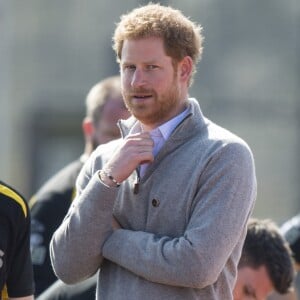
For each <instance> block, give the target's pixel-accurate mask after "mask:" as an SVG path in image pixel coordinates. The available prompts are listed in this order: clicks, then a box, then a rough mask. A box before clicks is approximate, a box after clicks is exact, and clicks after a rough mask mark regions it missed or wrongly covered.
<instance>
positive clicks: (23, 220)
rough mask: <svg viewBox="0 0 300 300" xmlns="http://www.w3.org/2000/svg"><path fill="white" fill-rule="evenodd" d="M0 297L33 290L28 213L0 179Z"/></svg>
mask: <svg viewBox="0 0 300 300" xmlns="http://www.w3.org/2000/svg"><path fill="white" fill-rule="evenodd" d="M0 293H1V294H0V296H1V297H0V299H2V300H3V299H6V298H7V297H8V295H9V297H25V296H29V295H32V294H33V293H34V287H33V270H32V262H31V256H30V212H29V209H28V205H27V202H26V201H25V199H24V198H23V197H22V196H21V195H20V194H19V193H18V192H17V191H16V190H15V189H13V188H12V187H10V186H8V185H7V184H6V183H4V182H2V181H0Z"/></svg>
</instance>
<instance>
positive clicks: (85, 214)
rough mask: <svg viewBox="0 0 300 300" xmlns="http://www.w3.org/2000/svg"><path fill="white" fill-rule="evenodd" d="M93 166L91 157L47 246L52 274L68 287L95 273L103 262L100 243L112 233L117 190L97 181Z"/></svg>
mask: <svg viewBox="0 0 300 300" xmlns="http://www.w3.org/2000/svg"><path fill="white" fill-rule="evenodd" d="M93 164H94V162H93V158H91V160H89V161H88V162H87V163H86V165H85V166H84V167H83V169H82V171H81V172H80V174H79V176H78V179H77V184H76V189H77V195H76V197H75V199H74V201H73V203H72V206H71V207H70V209H69V212H68V214H67V216H66V217H65V219H64V220H63V222H62V224H61V225H60V226H59V228H58V229H57V230H56V231H55V232H54V234H53V236H52V239H51V243H50V257H51V262H52V266H53V269H54V272H55V274H56V276H57V277H59V278H60V279H61V280H62V281H64V282H65V283H67V284H73V283H76V282H79V281H82V280H84V279H86V278H89V277H90V276H92V275H93V274H94V273H96V272H97V270H98V269H99V268H100V265H101V263H102V254H101V248H102V244H103V242H104V240H105V239H106V238H107V236H108V235H109V234H111V232H112V209H113V204H114V201H113V199H115V198H116V195H117V189H115V188H108V187H107V186H105V185H104V184H103V183H102V182H101V181H100V180H99V177H98V174H97V172H96V171H95V170H93V167H92V166H93ZM91 174H93V175H91ZM99 195H101V198H100V197H99Z"/></svg>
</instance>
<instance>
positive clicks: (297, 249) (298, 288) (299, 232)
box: [268, 214, 300, 300]
mask: <svg viewBox="0 0 300 300" xmlns="http://www.w3.org/2000/svg"><path fill="white" fill-rule="evenodd" d="M280 231H281V233H282V234H283V236H284V237H285V239H286V240H287V242H288V243H289V245H290V248H291V250H292V253H293V259H294V264H295V269H296V271H297V275H296V278H295V281H294V286H295V290H294V291H292V292H291V293H289V294H288V295H279V294H277V293H274V294H272V295H271V296H270V297H269V298H268V300H295V299H300V297H299V296H300V274H299V271H300V214H298V215H296V216H294V217H292V218H291V219H289V220H287V221H286V222H285V223H283V225H282V226H281V227H280Z"/></svg>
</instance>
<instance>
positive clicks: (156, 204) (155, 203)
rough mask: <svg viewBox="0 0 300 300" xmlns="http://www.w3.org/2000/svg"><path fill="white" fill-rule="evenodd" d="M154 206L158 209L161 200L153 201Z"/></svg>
mask: <svg viewBox="0 0 300 300" xmlns="http://www.w3.org/2000/svg"><path fill="white" fill-rule="evenodd" d="M152 205H153V206H154V207H158V206H159V200H157V199H152Z"/></svg>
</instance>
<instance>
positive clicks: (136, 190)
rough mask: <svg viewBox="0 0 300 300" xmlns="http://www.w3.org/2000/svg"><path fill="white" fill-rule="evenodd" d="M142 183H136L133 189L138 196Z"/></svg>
mask: <svg viewBox="0 0 300 300" xmlns="http://www.w3.org/2000/svg"><path fill="white" fill-rule="evenodd" d="M139 188H140V183H139V182H136V183H135V184H134V187H133V193H134V194H135V195H136V194H138V193H139Z"/></svg>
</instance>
